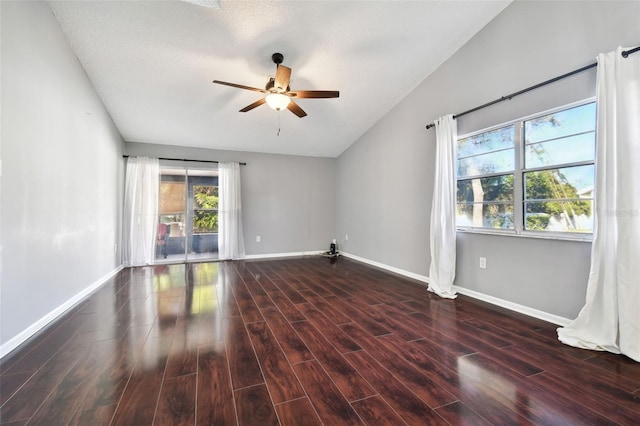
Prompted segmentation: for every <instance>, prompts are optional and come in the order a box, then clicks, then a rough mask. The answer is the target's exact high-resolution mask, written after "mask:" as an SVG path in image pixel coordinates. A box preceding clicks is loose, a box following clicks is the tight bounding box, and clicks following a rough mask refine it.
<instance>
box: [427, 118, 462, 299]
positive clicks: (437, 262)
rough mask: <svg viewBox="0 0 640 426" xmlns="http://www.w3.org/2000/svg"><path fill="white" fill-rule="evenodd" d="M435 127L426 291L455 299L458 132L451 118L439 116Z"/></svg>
mask: <svg viewBox="0 0 640 426" xmlns="http://www.w3.org/2000/svg"><path fill="white" fill-rule="evenodd" d="M435 125H436V169H435V178H434V182H433V199H432V202H431V222H430V223H431V227H430V247H431V266H430V267H429V287H428V290H429V291H431V292H433V293H435V294H437V295H439V296H441V297H445V298H448V299H454V298H455V297H456V292H455V291H454V290H453V280H454V278H455V275H456V144H457V138H458V130H457V126H456V121H455V120H454V119H453V115H451V114H449V115H446V116H444V117H440V118H438V119H437V120H436V121H435Z"/></svg>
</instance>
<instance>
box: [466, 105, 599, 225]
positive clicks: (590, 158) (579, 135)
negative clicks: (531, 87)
mask: <svg viewBox="0 0 640 426" xmlns="http://www.w3.org/2000/svg"><path fill="white" fill-rule="evenodd" d="M595 122H596V105H595V103H594V102H589V103H583V104H579V105H577V106H572V107H569V108H567V107H565V108H563V109H558V110H555V111H552V112H549V113H544V114H540V115H537V116H533V117H528V118H525V119H521V120H516V121H514V122H511V123H507V124H506V125H502V126H500V127H497V128H492V129H489V130H484V131H481V132H478V133H474V134H471V135H468V136H464V137H461V138H460V139H458V153H457V172H458V180H457V209H456V225H457V226H458V228H463V229H464V228H467V229H474V228H475V229H485V230H499V232H500V230H501V231H502V232H514V233H517V234H521V233H531V234H534V233H544V234H550V233H556V232H559V233H574V234H579V233H587V234H589V233H591V232H592V230H593V200H594V198H593V197H594V183H595V146H596V145H595V144H596V141H595Z"/></svg>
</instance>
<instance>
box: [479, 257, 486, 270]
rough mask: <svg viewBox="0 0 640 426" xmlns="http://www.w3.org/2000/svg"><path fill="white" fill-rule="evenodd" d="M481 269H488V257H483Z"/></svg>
mask: <svg viewBox="0 0 640 426" xmlns="http://www.w3.org/2000/svg"><path fill="white" fill-rule="evenodd" d="M480 269H487V258H486V257H481V258H480Z"/></svg>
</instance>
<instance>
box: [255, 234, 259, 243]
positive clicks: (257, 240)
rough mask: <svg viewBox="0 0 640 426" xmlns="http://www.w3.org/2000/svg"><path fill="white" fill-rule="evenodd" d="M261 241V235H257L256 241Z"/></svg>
mask: <svg viewBox="0 0 640 426" xmlns="http://www.w3.org/2000/svg"><path fill="white" fill-rule="evenodd" d="M259 242H260V235H256V243H259Z"/></svg>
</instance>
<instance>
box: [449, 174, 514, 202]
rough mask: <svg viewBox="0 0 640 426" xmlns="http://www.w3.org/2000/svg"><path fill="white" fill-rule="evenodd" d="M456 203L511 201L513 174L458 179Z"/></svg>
mask: <svg viewBox="0 0 640 426" xmlns="http://www.w3.org/2000/svg"><path fill="white" fill-rule="evenodd" d="M457 200H458V203H474V202H475V203H482V202H487V201H513V175H502V176H493V177H487V178H477V179H467V180H459V181H458V191H457Z"/></svg>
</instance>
